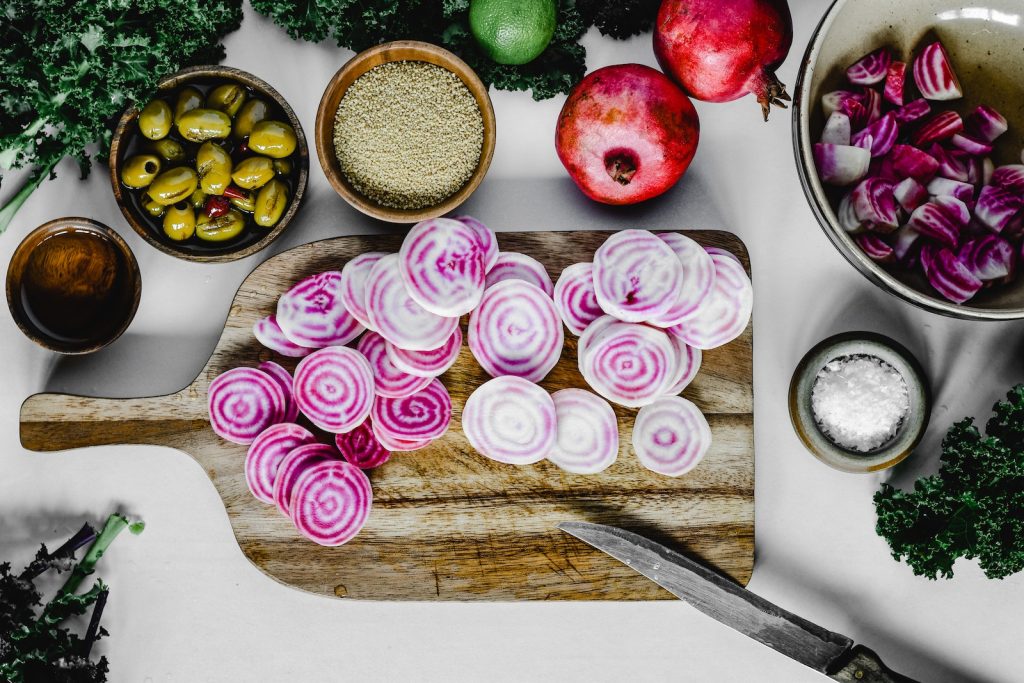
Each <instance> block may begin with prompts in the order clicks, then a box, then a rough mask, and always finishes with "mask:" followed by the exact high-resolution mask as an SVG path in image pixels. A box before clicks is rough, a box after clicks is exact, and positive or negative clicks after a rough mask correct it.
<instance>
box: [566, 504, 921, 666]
mask: <svg viewBox="0 0 1024 683" xmlns="http://www.w3.org/2000/svg"><path fill="white" fill-rule="evenodd" d="M558 528H559V529H561V530H562V531H564V532H566V533H568V534H572V535H573V536H575V537H576V538H578V539H580V540H581V541H583V542H584V543H588V544H589V545H592V546H594V547H595V548H597V549H598V550H600V551H602V552H605V553H607V554H609V555H611V556H612V557H614V558H615V559H616V560H618V561H619V562H622V563H624V564H625V565H626V566H628V567H630V568H632V569H633V570H635V571H637V572H640V573H641V574H643V575H644V576H646V577H647V578H648V579H650V580H651V581H654V582H655V583H657V584H658V585H659V586H661V587H662V588H664V589H665V590H667V591H669V592H670V593H672V594H673V595H675V596H676V597H677V598H679V599H681V600H684V601H686V602H688V603H689V604H690V605H692V606H694V607H696V608H697V609H698V610H700V611H701V612H703V613H704V614H706V615H708V616H709V617H712V618H714V619H717V620H718V621H720V622H722V623H723V624H725V625H726V626H729V627H731V628H734V629H736V630H737V631H739V632H740V633H742V634H744V635H746V636H749V637H750V638H753V639H754V640H756V641H758V642H760V643H763V644H765V645H767V646H768V647H770V648H772V649H773V650H775V651H777V652H781V653H782V654H784V655H786V656H787V657H790V658H791V659H795V660H796V661H798V662H800V663H801V664H804V665H805V666H809V667H810V668H812V669H814V670H816V671H820V672H821V673H823V674H825V675H826V676H828V677H830V678H832V679H834V680H837V681H841V682H842V683H914V681H913V680H912V679H910V678H907V677H906V676H901V675H900V674H898V673H895V672H894V671H891V670H889V668H888V667H886V666H885V664H883V663H882V660H880V659H879V658H878V655H876V654H875V653H874V652H872V651H871V650H869V649H868V648H866V647H864V646H862V645H854V644H853V641H852V640H850V639H849V638H847V637H846V636H844V635H841V634H839V633H833V632H831V631H827V630H825V629H823V628H822V627H821V626H818V625H817V624H812V623H811V622H809V621H807V620H806V619H802V618H800V617H798V616H797V615H795V614H792V613H790V612H787V611H786V610H784V609H782V608H781V607H777V606H776V605H773V604H772V603H770V602H768V601H767V600H765V599H763V598H760V597H758V596H757V595H755V594H753V593H751V592H750V591H748V590H746V589H744V588H741V587H740V586H738V585H737V584H735V583H734V582H733V581H731V580H730V579H727V578H725V577H724V576H722V575H720V574H718V573H717V572H715V571H713V570H712V569H709V568H708V567H706V566H704V565H702V564H700V563H699V562H695V561H694V560H691V559H690V558H688V557H685V556H684V555H680V554H679V553H677V552H675V551H674V550H670V549H668V548H666V547H665V546H663V545H660V544H658V543H655V542H654V541H650V540H648V539H646V538H644V537H643V536H639V535H637V534H634V533H632V532H630V531H625V530H624V529H618V528H616V527H611V526H604V525H603V524H589V523H587V522H562V523H561V524H559V525H558Z"/></svg>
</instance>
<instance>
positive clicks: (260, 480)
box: [245, 422, 316, 504]
mask: <svg viewBox="0 0 1024 683" xmlns="http://www.w3.org/2000/svg"><path fill="white" fill-rule="evenodd" d="M315 442H316V437H315V436H313V434H312V433H310V432H309V430H307V429H306V428H305V427H301V426H299V425H297V424H293V423H291V422H280V423H278V424H276V425H271V426H270V427H267V428H266V429H264V430H263V431H262V432H260V435H259V436H257V437H256V439H255V440H254V441H253V442H252V444H251V445H250V446H249V451H248V452H247V453H246V454H245V483H246V484H248V485H249V490H250V491H252V495H253V496H255V497H256V499H257V500H262V501H263V502H264V503H271V504H273V502H274V479H275V478H276V477H277V470H278V467H280V465H281V461H282V460H284V457H285V456H286V455H288V454H289V453H291V452H292V451H293V450H295V449H296V448H298V447H299V446H304V445H306V444H310V443H315Z"/></svg>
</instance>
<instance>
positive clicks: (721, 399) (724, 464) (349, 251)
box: [21, 231, 754, 600]
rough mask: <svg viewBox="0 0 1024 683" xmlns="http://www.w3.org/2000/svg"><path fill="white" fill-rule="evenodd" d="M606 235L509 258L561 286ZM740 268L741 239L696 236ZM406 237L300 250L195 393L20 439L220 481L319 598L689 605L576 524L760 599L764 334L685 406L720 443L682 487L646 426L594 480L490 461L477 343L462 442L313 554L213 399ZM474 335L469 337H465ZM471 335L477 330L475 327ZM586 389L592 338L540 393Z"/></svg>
mask: <svg viewBox="0 0 1024 683" xmlns="http://www.w3.org/2000/svg"><path fill="white" fill-rule="evenodd" d="M608 234H609V233H607V232H579V231H577V232H533V233H499V235H498V242H499V244H500V246H501V249H502V250H504V251H521V252H523V253H526V254H529V255H531V256H533V257H535V258H537V259H538V260H540V261H541V262H542V263H543V264H544V265H545V266H546V267H547V269H548V272H549V273H551V274H552V276H553V277H555V278H557V276H558V273H560V272H561V270H562V268H564V267H565V266H568V265H569V264H571V263H575V262H577V261H589V260H590V259H591V258H592V256H593V253H594V250H595V249H596V248H597V247H598V246H599V245H600V244H601V243H602V242H603V241H604V240H605V238H606V237H607V236H608ZM686 234H688V235H689V236H691V237H693V238H694V239H696V240H697V241H699V242H700V243H702V244H704V245H715V246H719V247H724V248H726V249H729V250H730V251H732V252H733V253H735V254H737V255H738V256H739V257H740V258H741V259H742V260H743V262H744V264H745V265H746V266H747V268H748V270H749V260H748V257H747V252H746V249H745V248H744V246H743V244H742V242H740V240H739V239H738V238H737V237H736V236H735V235H732V234H730V233H725V232H712V231H694V232H687V233H686ZM400 243H401V236H399V235H392V236H372V237H338V238H335V239H329V240H324V241H321V242H315V243H312V244H307V245H304V246H301V247H297V248H295V249H292V250H290V251H287V252H285V253H282V254H279V255H278V256H275V257H273V258H271V259H269V260H268V261H266V262H265V263H263V264H262V265H260V266H259V267H257V268H256V269H255V270H254V271H253V272H252V273H251V274H250V275H249V276H248V277H247V278H246V279H245V281H244V282H243V283H242V286H241V287H240V288H239V290H238V293H237V294H236V295H235V299H234V301H233V303H232V305H231V310H230V312H229V314H228V319H227V321H226V323H225V325H224V332H223V334H222V335H221V338H220V341H219V342H218V343H217V347H216V348H215V349H214V352H213V356H212V357H211V358H210V360H209V361H208V362H207V364H206V367H205V368H204V369H203V371H202V372H201V373H200V374H199V376H198V377H197V378H196V379H195V381H193V382H192V384H191V385H189V386H188V387H186V388H185V389H182V390H181V391H179V392H177V393H175V394H171V395H169V396H157V397H152V398H135V399H107V398H85V397H79V396H68V395H62V394H37V395H35V396H32V397H30V398H28V399H27V400H26V401H25V403H24V405H23V406H22V409H21V441H22V444H23V445H24V446H25V447H26V448H28V449H30V450H34V451H56V450H63V449H69V448H78V447H82V446H93V445H100V444H155V445H159V446H170V447H172V448H176V449H178V450H181V451H184V452H185V453H188V454H189V455H191V456H192V457H193V458H194V459H195V460H196V461H197V462H198V463H199V464H200V465H202V467H203V469H204V470H205V471H206V473H207V474H208V475H209V477H210V480H211V481H212V482H213V485H214V486H215V487H216V488H217V491H218V493H220V497H221V498H222V500H223V502H224V507H225V509H226V510H227V515H228V520H229V521H230V523H231V527H232V530H233V531H234V534H235V538H236V539H237V541H238V545H239V547H241V549H242V552H243V553H245V555H246V557H248V558H249V559H250V560H251V561H252V562H253V564H255V565H256V566H257V567H259V568H260V569H262V570H263V571H264V572H266V573H267V574H268V575H269V576H271V577H273V578H275V579H277V580H278V581H280V582H282V583H285V584H288V585H290V586H294V587H297V588H301V589H304V590H307V591H310V592H313V593H320V594H324V595H331V596H338V597H350V598H358V599H367V600H563V599H574V600H581V599H582V600H652V599H668V598H671V597H672V596H671V595H670V594H669V593H668V592H667V591H664V590H663V589H661V588H659V587H658V586H657V585H656V584H654V583H653V582H651V581H648V580H647V579H645V578H644V577H642V576H640V575H638V574H636V573H634V572H633V571H632V570H630V569H629V568H628V567H626V566H625V565H622V564H620V563H619V562H617V561H616V560H613V559H611V558H610V557H607V556H605V555H604V554H602V553H600V552H598V551H596V550H594V549H592V548H590V547H589V546H586V545H584V544H582V543H580V542H579V541H577V540H576V539H574V538H572V537H571V536H569V535H567V534H565V533H563V532H561V531H559V530H557V529H556V528H555V524H556V523H558V522H560V521H564V520H585V521H591V522H600V523H604V524H613V525H616V526H621V527H624V528H627V529H631V530H634V531H637V532H639V533H642V534H645V535H647V536H649V537H651V538H654V539H655V540H658V541H661V542H663V543H665V544H667V545H669V546H672V547H674V548H676V549H679V550H681V551H683V552H686V553H690V554H692V555H694V556H695V557H698V558H700V559H702V560H704V561H707V562H709V563H711V564H713V565H715V566H716V567H718V568H719V569H720V570H722V571H724V572H725V573H727V574H729V575H730V576H732V577H733V578H734V579H736V580H737V581H738V582H740V583H741V584H746V582H747V580H748V579H749V578H750V572H751V569H752V567H753V560H754V558H753V553H754V435H753V386H752V381H753V379H752V358H751V356H752V328H753V324H751V325H750V326H748V327H747V329H746V331H745V332H744V333H743V335H742V336H741V337H740V338H739V339H737V340H736V341H734V342H732V343H731V344H728V345H726V346H725V347H722V348H719V349H715V350H714V351H710V352H707V353H705V354H704V364H703V367H702V369H701V372H700V374H699V375H698V376H697V379H696V380H695V381H694V382H693V384H692V385H690V387H688V388H687V389H686V391H685V392H684V394H683V395H684V396H686V397H688V398H690V399H691V400H693V401H694V402H695V403H696V404H697V405H698V406H699V407H700V408H701V410H703V411H704V413H705V414H706V415H707V417H708V421H709V422H710V423H711V429H712V433H713V438H714V444H713V446H712V447H711V450H710V451H709V452H708V454H707V456H706V458H705V459H704V461H703V462H702V463H701V464H700V465H699V466H698V467H697V468H696V469H694V470H693V471H692V472H690V473H689V474H687V475H685V476H683V477H679V478H670V477H664V476H660V475H657V474H654V473H651V472H648V471H647V470H645V469H644V468H642V467H640V466H639V464H638V463H637V461H636V457H635V456H634V455H633V453H632V448H631V446H630V431H631V429H632V424H633V416H634V415H635V411H634V410H629V409H624V408H616V412H617V413H618V417H619V430H620V435H621V436H620V439H621V449H620V453H619V459H618V461H617V462H616V463H615V464H614V465H613V466H612V467H611V468H609V469H608V470H606V471H604V472H602V473H600V474H597V475H590V476H582V475H574V474H569V473H566V472H563V471H562V470H560V469H558V468H557V467H555V466H554V465H552V464H550V463H548V462H541V463H538V464H536V465H531V466H527V467H516V466H512V465H503V464H500V463H497V462H494V461H491V460H488V459H487V458H484V457H483V456H481V455H479V454H477V453H476V452H475V451H474V450H473V448H472V447H471V446H470V445H469V443H468V442H467V441H466V438H465V436H463V434H462V431H461V429H460V422H459V420H460V416H461V411H462V406H463V405H464V404H465V401H466V398H467V397H468V396H469V394H470V393H471V392H472V391H473V389H474V388H475V387H477V386H478V385H480V384H481V383H482V382H484V381H485V380H486V379H487V377H486V375H485V373H484V372H483V371H482V370H481V369H480V367H479V366H478V365H477V364H476V362H475V361H474V359H473V357H472V355H471V354H470V352H469V349H468V348H467V347H466V346H465V345H463V348H462V353H461V355H460V357H459V360H458V362H457V363H456V364H455V366H454V367H453V368H452V369H451V370H449V372H448V373H446V374H445V375H444V376H443V377H442V380H443V381H444V384H445V386H446V387H448V390H449V392H451V395H452V399H453V403H454V416H453V421H452V428H451V429H450V430H449V432H448V433H447V434H446V435H445V436H444V437H443V438H441V439H440V440H438V441H437V442H435V443H434V444H432V445H431V446H429V447H428V448H425V449H423V450H420V451H416V452H413V453H402V454H397V455H395V456H393V457H392V458H391V460H390V461H389V462H387V463H386V464H385V465H384V466H383V467H380V468H378V469H376V470H371V471H369V476H370V480H371V481H372V482H373V492H374V501H373V511H372V513H371V515H370V519H369V521H368V523H367V524H366V526H365V527H364V528H363V531H362V532H361V533H360V534H359V536H357V537H356V538H355V539H354V540H352V541H351V542H349V543H348V544H346V545H343V546H340V547H337V548H325V547H320V546H318V545H315V544H314V543H312V542H310V541H307V540H305V539H304V538H303V537H301V536H300V535H299V534H298V532H296V531H295V529H294V528H293V527H292V525H291V522H290V521H289V520H288V519H286V518H285V517H284V516H282V515H281V514H280V513H278V512H277V510H276V509H275V508H274V507H273V506H271V505H266V504H264V503H261V502H259V501H258V500H256V499H255V498H254V497H253V496H252V495H251V494H250V493H249V491H248V489H247V487H246V484H245V476H244V473H243V460H244V458H245V452H246V447H245V446H239V445H236V444H231V443H228V442H226V441H223V440H221V439H220V438H218V437H217V436H216V435H214V433H213V431H212V430H211V429H210V426H209V422H208V419H207V411H206V390H207V387H208V386H209V383H210V381H211V380H212V379H213V378H214V377H216V376H217V375H218V374H220V373H221V372H224V371H225V370H228V369H230V368H233V367H238V366H255V365H257V364H258V363H259V362H260V361H262V360H267V359H270V358H272V357H273V359H274V360H276V361H278V362H280V363H281V364H283V365H285V367H287V368H288V369H289V370H292V369H294V366H295V364H296V362H295V361H294V360H291V359H282V358H280V357H277V356H276V354H272V353H271V352H270V351H268V350H267V349H265V348H263V347H262V346H260V344H259V343H258V342H257V341H256V339H255V338H254V337H253V335H252V325H253V323H254V322H255V321H256V320H257V319H259V318H261V317H263V316H265V315H268V314H270V313H272V312H274V310H275V306H276V302H277V298H278V296H279V295H280V294H281V293H283V292H284V291H285V290H287V289H288V288H289V287H290V286H291V285H292V284H293V283H294V282H296V281H297V280H299V279H300V278H302V277H305V276H307V275H310V274H312V273H315V272H319V271H323V270H331V269H340V268H341V266H342V265H344V263H345V262H346V261H347V260H348V259H349V258H351V257H353V256H355V255H357V254H360V253H363V252H366V251H397V250H398V247H399V244H400ZM465 322H466V321H465V319H464V320H463V325H465ZM464 329H465V328H464ZM541 384H542V386H544V387H545V388H546V389H548V390H550V391H555V390H557V389H562V388H565V387H585V384H584V382H583V378H582V377H581V376H580V374H579V371H578V370H577V368H576V337H574V336H572V335H570V334H566V345H565V350H564V352H563V354H562V358H561V360H560V361H559V364H558V366H557V367H556V368H555V369H554V371H552V373H551V374H550V375H549V376H548V377H547V379H546V380H545V381H544V382H542V383H541Z"/></svg>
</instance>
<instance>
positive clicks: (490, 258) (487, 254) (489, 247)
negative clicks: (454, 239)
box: [452, 216, 498, 271]
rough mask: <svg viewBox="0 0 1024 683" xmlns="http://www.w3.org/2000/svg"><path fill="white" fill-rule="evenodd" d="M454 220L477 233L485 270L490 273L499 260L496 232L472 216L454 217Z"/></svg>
mask: <svg viewBox="0 0 1024 683" xmlns="http://www.w3.org/2000/svg"><path fill="white" fill-rule="evenodd" d="M452 219H453V220H456V221H459V222H460V223H464V224H465V225H466V227H468V228H469V229H470V230H472V231H473V232H475V233H476V236H477V240H478V241H479V242H480V248H481V249H482V250H483V254H484V270H485V271H489V270H490V269H491V268H493V267H494V263H495V262H496V261H497V260H498V238H497V237H496V236H495V234H494V231H493V230H491V229H490V228H488V227H487V226H486V225H484V224H483V223H482V222H480V221H478V220H477V219H475V218H473V217H472V216H452Z"/></svg>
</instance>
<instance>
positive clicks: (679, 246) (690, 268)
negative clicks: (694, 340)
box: [648, 232, 715, 327]
mask: <svg viewBox="0 0 1024 683" xmlns="http://www.w3.org/2000/svg"><path fill="white" fill-rule="evenodd" d="M658 239H660V240H661V241H663V242H664V243H665V244H667V245H668V246H669V248H670V249H671V250H672V251H673V252H674V253H675V255H676V257H678V258H679V262H680V263H681V264H682V266H683V286H682V288H681V289H680V290H679V296H678V297H677V298H676V302H675V303H674V304H672V308H670V309H669V310H668V311H666V312H665V313H663V314H662V315H659V316H657V317H655V318H652V319H651V320H649V321H648V322H650V324H652V325H656V326H658V327H672V326H673V325H678V324H679V323H681V322H683V321H684V320H686V319H687V318H691V317H693V316H694V315H696V314H697V310H698V309H699V308H700V305H701V303H703V301H704V298H705V297H706V296H707V295H708V292H710V291H711V288H712V287H713V286H714V284H715V264H714V262H713V261H712V260H711V254H710V253H709V251H708V249H705V248H704V247H702V246H700V245H699V244H697V243H696V242H694V241H693V240H692V239H690V238H689V237H687V236H685V235H680V234H679V233H676V232H666V233H660V234H659V235H658ZM711 248H713V247H711Z"/></svg>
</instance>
